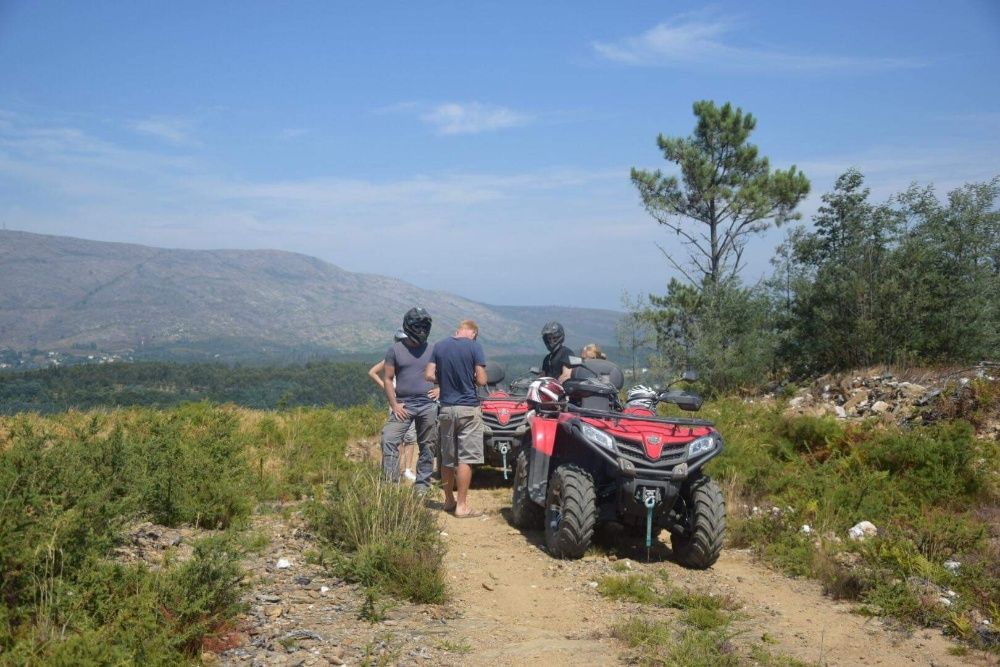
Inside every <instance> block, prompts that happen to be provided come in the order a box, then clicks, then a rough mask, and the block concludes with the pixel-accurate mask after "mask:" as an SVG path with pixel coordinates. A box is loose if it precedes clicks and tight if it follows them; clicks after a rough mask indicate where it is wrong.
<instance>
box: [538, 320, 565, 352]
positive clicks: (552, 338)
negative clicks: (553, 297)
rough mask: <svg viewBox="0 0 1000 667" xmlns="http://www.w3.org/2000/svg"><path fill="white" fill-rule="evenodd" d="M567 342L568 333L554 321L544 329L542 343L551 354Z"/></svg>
mask: <svg viewBox="0 0 1000 667" xmlns="http://www.w3.org/2000/svg"><path fill="white" fill-rule="evenodd" d="M564 340H566V332H565V331H564V330H563V326H562V325H561V324H559V323H558V322H555V321H552V322H549V323H548V324H546V325H545V326H544V327H542V342H543V343H545V347H546V349H548V351H549V352H552V351H553V350H558V349H559V347H560V346H562V344H563V341H564Z"/></svg>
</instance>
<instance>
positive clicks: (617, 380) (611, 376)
mask: <svg viewBox="0 0 1000 667" xmlns="http://www.w3.org/2000/svg"><path fill="white" fill-rule="evenodd" d="M624 385H625V375H624V374H623V373H622V371H621V369H620V368H618V366H616V365H615V364H613V363H611V362H610V361H606V360H604V359H587V360H586V361H585V362H584V363H583V365H582V366H577V367H576V368H574V369H573V373H572V374H571V375H570V379H568V380H566V381H565V382H563V389H565V390H566V396H567V397H568V398H569V402H570V403H572V404H574V405H578V406H580V407H581V408H587V409H590V410H612V409H614V407H615V405H616V404H617V402H618V391H619V390H620V389H621V388H622V387H623V386H624Z"/></svg>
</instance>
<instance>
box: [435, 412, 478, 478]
mask: <svg viewBox="0 0 1000 667" xmlns="http://www.w3.org/2000/svg"><path fill="white" fill-rule="evenodd" d="M438 433H439V437H440V442H441V465H442V466H444V467H446V468H454V467H455V466H457V465H458V464H459V463H467V464H469V465H478V464H480V463H482V462H483V411H482V410H481V409H480V408H479V406H469V405H449V406H442V408H441V411H440V412H439V413H438Z"/></svg>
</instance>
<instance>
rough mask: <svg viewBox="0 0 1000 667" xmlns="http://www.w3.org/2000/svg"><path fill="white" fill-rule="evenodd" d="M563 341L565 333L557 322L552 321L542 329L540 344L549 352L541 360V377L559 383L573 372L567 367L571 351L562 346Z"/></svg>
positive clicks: (571, 354)
mask: <svg viewBox="0 0 1000 667" xmlns="http://www.w3.org/2000/svg"><path fill="white" fill-rule="evenodd" d="M565 340H566V331H565V330H564V329H563V326H562V325H561V324H559V323H558V322H555V321H552V322H549V323H548V324H546V325H545V326H544V327H542V342H543V343H545V349H547V350H548V351H549V353H548V354H547V355H545V359H544V360H542V375H544V376H546V377H551V378H556V379H557V380H559V381H560V382H562V381H564V380H566V379H567V378H569V376H570V372H571V371H572V370H573V369H572V368H571V367H570V365H569V358H570V357H571V356H573V350H571V349H569V348H568V347H566V346H565V345H563V342H564V341H565Z"/></svg>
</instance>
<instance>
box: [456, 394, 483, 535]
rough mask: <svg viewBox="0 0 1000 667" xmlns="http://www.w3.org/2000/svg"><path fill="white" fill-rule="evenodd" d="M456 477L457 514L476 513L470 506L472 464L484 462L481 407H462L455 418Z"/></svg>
mask: <svg viewBox="0 0 1000 667" xmlns="http://www.w3.org/2000/svg"><path fill="white" fill-rule="evenodd" d="M455 452H456V455H457V456H456V458H457V462H458V465H457V468H456V478H457V484H458V493H457V498H456V499H455V516H459V517H461V516H468V515H470V514H474V513H475V512H474V510H472V509H471V508H470V507H469V487H470V486H471V485H472V466H473V465H479V464H481V463H482V462H483V417H482V411H481V410H480V409H479V408H473V407H464V408H461V413H460V416H459V417H458V418H457V419H456V420H455Z"/></svg>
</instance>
